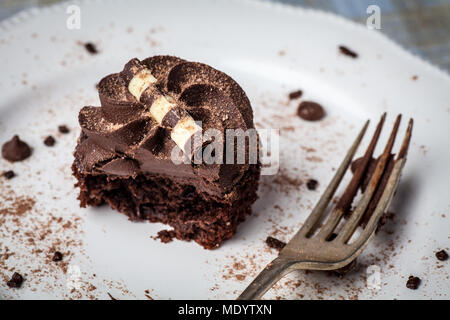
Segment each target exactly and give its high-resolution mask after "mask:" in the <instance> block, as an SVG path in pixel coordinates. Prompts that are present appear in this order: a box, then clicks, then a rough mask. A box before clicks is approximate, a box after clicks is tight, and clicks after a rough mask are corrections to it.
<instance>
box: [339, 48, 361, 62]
mask: <svg viewBox="0 0 450 320" xmlns="http://www.w3.org/2000/svg"><path fill="white" fill-rule="evenodd" d="M339 51H340V52H341V53H342V54H344V55H346V56H348V57H351V58H353V59H356V58H358V54H357V53H356V52H354V51H353V50H350V49H349V48H347V47H345V46H339Z"/></svg>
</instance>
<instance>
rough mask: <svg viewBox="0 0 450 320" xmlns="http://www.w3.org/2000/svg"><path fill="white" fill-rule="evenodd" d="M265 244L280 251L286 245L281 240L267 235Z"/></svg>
mask: <svg viewBox="0 0 450 320" xmlns="http://www.w3.org/2000/svg"><path fill="white" fill-rule="evenodd" d="M266 244H267V245H268V246H269V247H271V248H273V249H276V250H278V251H281V249H283V248H284V247H285V246H286V243H285V242H283V241H281V240H278V239H275V238H273V237H267V239H266Z"/></svg>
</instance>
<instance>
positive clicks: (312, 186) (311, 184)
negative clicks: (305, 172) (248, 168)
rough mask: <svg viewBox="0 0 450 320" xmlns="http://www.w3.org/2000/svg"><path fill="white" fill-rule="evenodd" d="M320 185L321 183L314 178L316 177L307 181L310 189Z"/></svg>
mask: <svg viewBox="0 0 450 320" xmlns="http://www.w3.org/2000/svg"><path fill="white" fill-rule="evenodd" d="M318 185H319V182H318V181H317V180H314V179H309V180H308V181H307V182H306V187H307V188H308V190H316V188H317V186H318Z"/></svg>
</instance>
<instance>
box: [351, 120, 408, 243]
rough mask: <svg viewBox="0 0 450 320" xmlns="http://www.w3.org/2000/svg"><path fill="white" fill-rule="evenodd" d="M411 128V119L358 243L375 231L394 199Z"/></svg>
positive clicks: (404, 160)
mask: <svg viewBox="0 0 450 320" xmlns="http://www.w3.org/2000/svg"><path fill="white" fill-rule="evenodd" d="M412 128H413V119H410V120H409V124H408V129H407V130H406V134H405V138H404V139H403V143H402V147H401V148H400V151H399V153H398V156H397V159H396V160H395V161H394V163H395V164H394V167H393V169H392V174H391V176H390V177H389V179H388V182H387V183H386V188H385V189H384V192H383V193H382V195H381V197H380V199H379V202H378V204H377V206H376V208H375V209H374V212H373V214H372V215H371V216H370V219H369V222H368V223H367V225H366V227H365V228H364V231H363V232H362V233H361V235H360V237H359V239H358V242H361V241H365V239H366V238H367V237H368V236H370V235H371V234H372V233H373V232H374V231H375V229H376V228H377V227H378V221H379V220H380V218H381V216H382V215H383V213H384V212H386V210H387V208H388V207H389V204H390V202H391V200H392V198H393V197H394V194H395V191H396V190H397V187H398V183H399V181H400V176H401V173H402V170H403V167H404V165H405V162H406V155H407V153H408V148H409V143H410V141H411V135H412Z"/></svg>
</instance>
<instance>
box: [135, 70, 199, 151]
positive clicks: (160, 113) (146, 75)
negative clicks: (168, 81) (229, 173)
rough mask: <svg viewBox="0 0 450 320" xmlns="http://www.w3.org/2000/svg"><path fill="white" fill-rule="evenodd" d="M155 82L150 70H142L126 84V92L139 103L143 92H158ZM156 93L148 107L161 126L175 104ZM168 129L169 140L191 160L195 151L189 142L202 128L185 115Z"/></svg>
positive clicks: (171, 99) (163, 95)
mask: <svg viewBox="0 0 450 320" xmlns="http://www.w3.org/2000/svg"><path fill="white" fill-rule="evenodd" d="M156 82H157V79H156V78H155V77H154V76H153V75H152V74H151V72H150V70H148V69H145V68H144V69H142V70H141V71H139V72H138V73H137V74H136V75H135V76H134V77H133V78H132V79H131V81H130V83H129V84H128V90H129V91H130V93H131V94H132V95H133V96H134V97H135V98H136V100H138V101H140V100H141V95H142V93H143V92H144V91H145V90H147V89H149V88H150V90H158V89H157V88H156V87H155V86H154V85H155V84H156ZM158 93H159V94H157V97H156V98H155V99H154V100H153V102H152V104H151V105H150V114H151V116H152V118H153V119H155V121H156V122H157V123H158V124H159V125H162V121H163V119H164V117H165V116H166V115H167V113H169V112H170V110H172V109H173V108H175V107H177V102H176V101H175V99H174V98H172V97H171V96H169V95H166V94H164V93H162V92H159V90H158ZM186 114H187V113H186ZM170 129H171V130H172V131H171V134H170V137H171V139H172V140H173V141H174V142H175V143H176V145H177V146H178V147H179V148H180V149H181V150H183V152H184V154H185V155H186V156H187V157H188V158H189V159H192V156H193V154H194V152H195V150H192V143H191V141H190V140H191V138H193V137H194V135H197V134H200V133H201V132H202V128H201V127H200V126H199V125H198V124H197V123H195V120H194V119H193V118H192V117H191V116H190V115H187V116H185V117H183V118H182V119H180V120H179V121H178V122H177V123H176V125H175V126H174V127H173V128H170ZM200 147H201V146H200Z"/></svg>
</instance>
